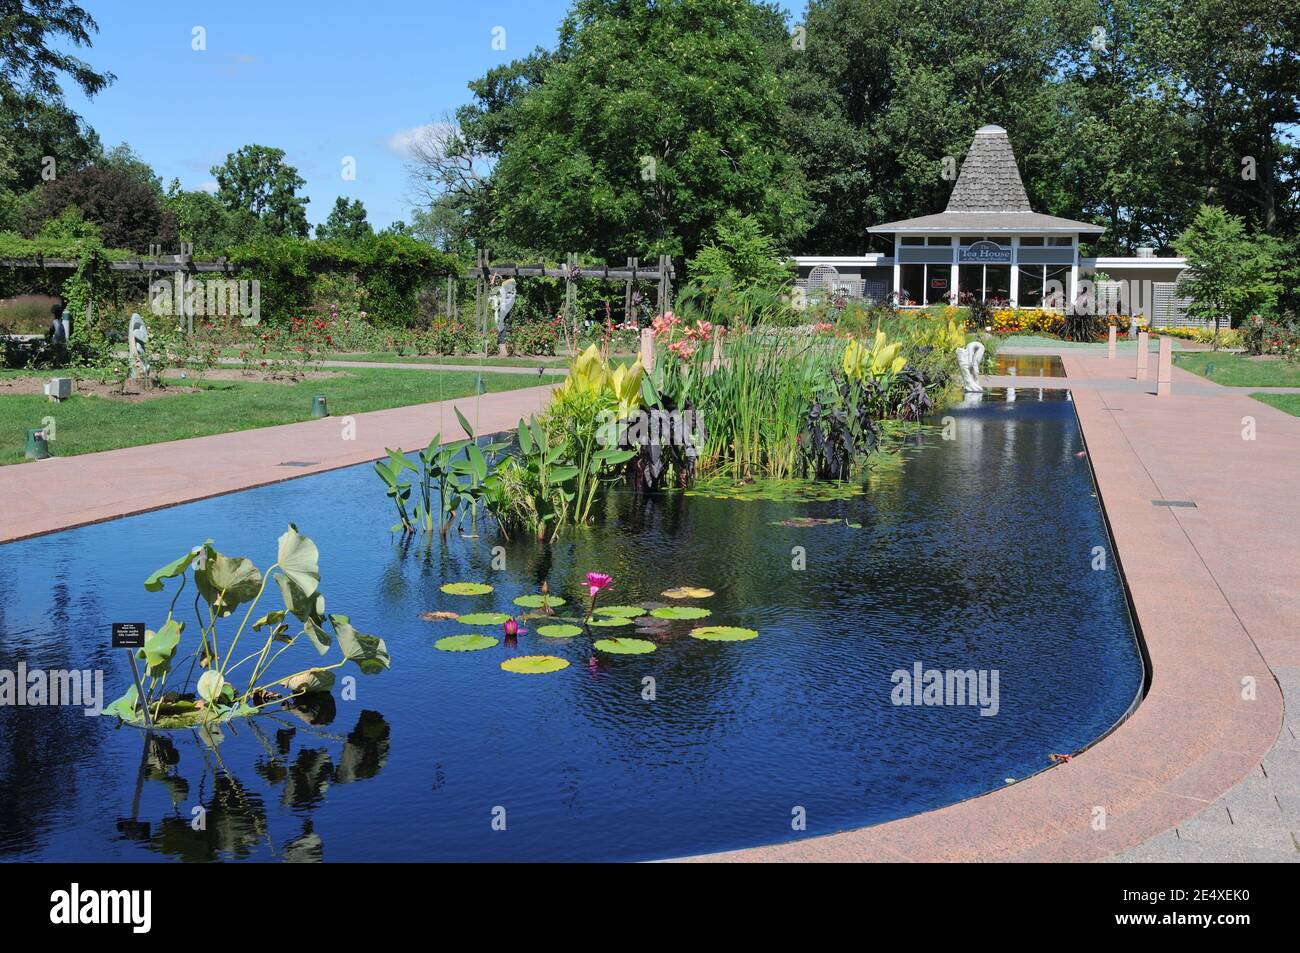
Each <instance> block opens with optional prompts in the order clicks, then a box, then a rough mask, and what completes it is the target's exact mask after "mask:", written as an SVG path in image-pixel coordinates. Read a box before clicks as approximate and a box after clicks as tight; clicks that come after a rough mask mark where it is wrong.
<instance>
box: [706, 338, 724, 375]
mask: <svg viewBox="0 0 1300 953" xmlns="http://www.w3.org/2000/svg"><path fill="white" fill-rule="evenodd" d="M721 366H722V328H714V329H713V358H712V359H711V360H710V361H709V372H710V373H712V372H713V371H716V370H717V369H718V368H720V367H721Z"/></svg>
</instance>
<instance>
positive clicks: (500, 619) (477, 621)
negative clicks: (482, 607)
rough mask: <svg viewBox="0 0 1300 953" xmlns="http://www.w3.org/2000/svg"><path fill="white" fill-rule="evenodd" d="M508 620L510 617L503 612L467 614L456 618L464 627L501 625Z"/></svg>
mask: <svg viewBox="0 0 1300 953" xmlns="http://www.w3.org/2000/svg"><path fill="white" fill-rule="evenodd" d="M509 620H510V616H509V615H508V614H506V613H504V612H469V613H466V614H465V615H463V616H458V617H457V621H459V622H461V623H462V624H464V625H502V624H504V623H505V622H508V621H509Z"/></svg>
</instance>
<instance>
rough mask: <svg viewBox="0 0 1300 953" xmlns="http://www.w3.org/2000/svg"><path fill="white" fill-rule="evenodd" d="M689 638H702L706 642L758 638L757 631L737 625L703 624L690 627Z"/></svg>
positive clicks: (742, 640) (740, 640) (744, 640)
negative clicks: (695, 627) (696, 627)
mask: <svg viewBox="0 0 1300 953" xmlns="http://www.w3.org/2000/svg"><path fill="white" fill-rule="evenodd" d="M691 638H695V639H704V640H705V641H706V642H748V641H749V640H750V639H756V638H758V632H756V631H755V630H754V629H742V628H741V627H740V626H737V625H703V626H700V627H699V628H698V629H691Z"/></svg>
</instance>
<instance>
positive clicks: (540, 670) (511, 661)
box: [501, 655, 569, 675]
mask: <svg viewBox="0 0 1300 953" xmlns="http://www.w3.org/2000/svg"><path fill="white" fill-rule="evenodd" d="M501 667H502V668H503V669H505V670H506V671H507V672H517V673H519V674H520V675H545V674H547V673H548V672H558V671H559V670H560V669H562V668H568V667H569V663H568V662H567V661H566V660H565V659H562V658H557V657H556V656H554V655H516V656H515V657H514V658H508V659H506V660H505V661H504V662H502V663H501Z"/></svg>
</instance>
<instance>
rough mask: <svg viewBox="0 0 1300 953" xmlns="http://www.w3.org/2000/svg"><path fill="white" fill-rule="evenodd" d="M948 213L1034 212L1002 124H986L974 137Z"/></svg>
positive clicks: (950, 200) (951, 197)
mask: <svg viewBox="0 0 1300 953" xmlns="http://www.w3.org/2000/svg"><path fill="white" fill-rule="evenodd" d="M945 211H948V212H1032V211H1033V209H1031V208H1030V207H1029V196H1028V195H1026V194H1025V186H1024V183H1023V182H1021V181H1020V170H1019V169H1017V168H1016V155H1015V153H1014V152H1012V151H1011V140H1010V139H1008V138H1007V131H1006V130H1005V129H1003V128H1002V127H1001V126H983V127H981V128H980V130H979V131H978V132H976V133H975V138H974V139H973V140H971V144H970V150H969V151H968V152H967V153H966V161H965V162H963V163H962V164H961V172H960V173H959V174H958V176H957V184H956V185H955V186H954V187H953V190H952V195H950V196H949V197H948V208H947V209H945Z"/></svg>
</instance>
